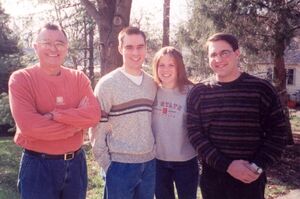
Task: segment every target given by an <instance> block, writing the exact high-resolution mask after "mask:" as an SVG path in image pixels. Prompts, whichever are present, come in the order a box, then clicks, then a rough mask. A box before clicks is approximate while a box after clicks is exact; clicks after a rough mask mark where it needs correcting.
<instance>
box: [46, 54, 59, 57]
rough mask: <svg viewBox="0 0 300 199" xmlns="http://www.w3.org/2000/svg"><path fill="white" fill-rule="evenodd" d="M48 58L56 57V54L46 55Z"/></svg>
mask: <svg viewBox="0 0 300 199" xmlns="http://www.w3.org/2000/svg"><path fill="white" fill-rule="evenodd" d="M48 56H49V57H57V56H58V54H48Z"/></svg>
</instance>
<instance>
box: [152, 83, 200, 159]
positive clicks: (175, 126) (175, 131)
mask: <svg viewBox="0 0 300 199" xmlns="http://www.w3.org/2000/svg"><path fill="white" fill-rule="evenodd" d="M190 88H191V86H187V87H186V91H185V92H184V93H180V92H179V90H178V89H164V88H159V89H158V91H157V95H156V100H155V102H154V106H153V112H152V129H153V133H154V136H155V141H156V158H157V159H159V160H164V161H187V160H190V159H192V158H193V157H195V156H196V155H197V154H196V151H195V150H194V148H193V146H192V145H191V143H190V141H189V138H188V136H187V129H186V96H187V93H188V91H189V89H190Z"/></svg>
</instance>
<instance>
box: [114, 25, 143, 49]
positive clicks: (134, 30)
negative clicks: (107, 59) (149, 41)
mask: <svg viewBox="0 0 300 199" xmlns="http://www.w3.org/2000/svg"><path fill="white" fill-rule="evenodd" d="M125 35H141V36H142V37H143V38H144V41H145V43H146V35H145V33H144V32H143V31H141V30H140V29H139V28H137V27H133V26H128V27H126V28H123V29H122V30H121V31H120V33H119V35H118V41H119V47H122V45H123V40H124V37H125Z"/></svg>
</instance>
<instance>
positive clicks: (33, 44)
mask: <svg viewBox="0 0 300 199" xmlns="http://www.w3.org/2000/svg"><path fill="white" fill-rule="evenodd" d="M37 45H38V44H37V42H33V43H32V47H33V49H34V51H35V52H36V51H37V48H38V46H37Z"/></svg>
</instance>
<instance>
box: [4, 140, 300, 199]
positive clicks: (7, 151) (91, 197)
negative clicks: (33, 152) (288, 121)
mask: <svg viewBox="0 0 300 199" xmlns="http://www.w3.org/2000/svg"><path fill="white" fill-rule="evenodd" d="M294 138H295V145H293V146H289V147H288V148H287V149H286V150H285V152H284V154H283V157H282V161H280V162H279V163H277V164H275V165H274V166H273V167H272V168H270V169H269V170H268V176H269V177H268V184H267V189H266V199H273V198H276V197H278V196H280V195H285V194H286V193H288V192H289V191H290V190H292V189H297V188H298V189H299V188H300V167H299V165H300V134H297V135H294ZM83 148H84V150H85V151H86V154H87V165H88V179H89V181H88V192H87V199H96V198H102V197H103V188H104V181H103V179H102V178H101V177H100V174H99V173H100V169H99V166H98V164H97V163H96V161H95V160H94V157H93V155H92V150H91V146H90V145H89V144H86V145H84V147H83ZM21 152H22V150H21V148H19V147H17V146H16V145H15V144H14V143H13V141H12V137H7V138H6V137H0V159H1V161H0V168H1V169H0V199H17V198H19V195H18V191H17V177H18V169H19V162H20V157H21ZM199 191H200V190H199ZM198 198H201V197H200V196H199V197H198Z"/></svg>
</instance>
